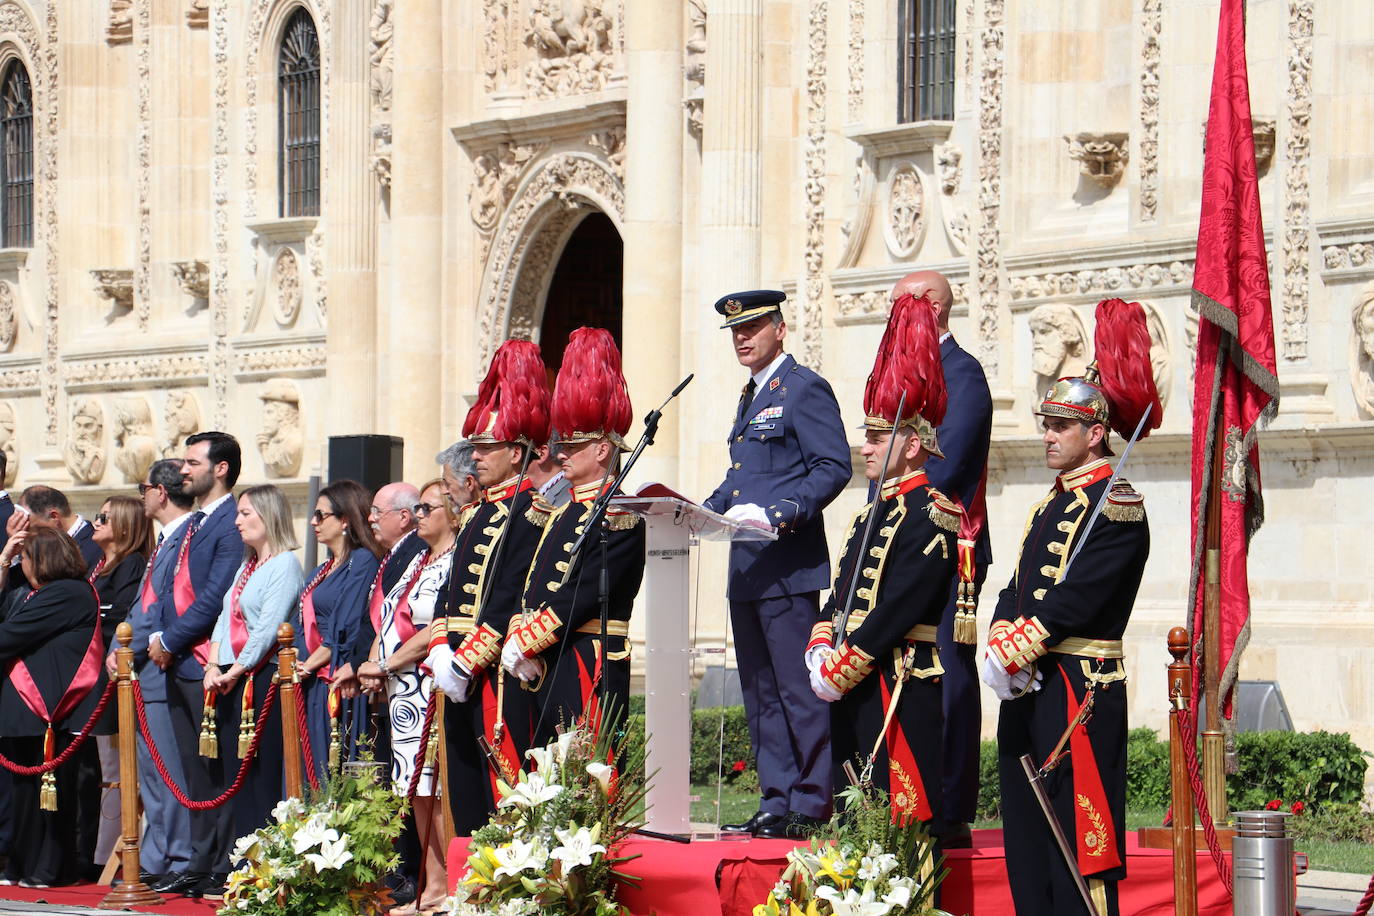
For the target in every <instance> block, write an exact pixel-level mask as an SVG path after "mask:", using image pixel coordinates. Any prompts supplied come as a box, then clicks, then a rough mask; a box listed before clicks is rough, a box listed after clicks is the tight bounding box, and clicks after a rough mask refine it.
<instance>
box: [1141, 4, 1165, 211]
mask: <svg viewBox="0 0 1374 916" xmlns="http://www.w3.org/2000/svg"><path fill="white" fill-rule="evenodd" d="M1163 12H1164V0H1144V2H1143V17H1144V20H1143V23H1142V26H1143V28H1142V33H1143V34H1144V38H1145V40H1144V41H1143V42H1142V43H1141V46H1140V58H1141V60H1140V143H1139V144H1138V146H1139V148H1140V221H1141V222H1143V223H1149V222H1154V220H1155V215H1156V214H1157V212H1158V211H1159V62H1160V48H1159V36H1160V33H1161V32H1162V31H1163V18H1164V17H1163Z"/></svg>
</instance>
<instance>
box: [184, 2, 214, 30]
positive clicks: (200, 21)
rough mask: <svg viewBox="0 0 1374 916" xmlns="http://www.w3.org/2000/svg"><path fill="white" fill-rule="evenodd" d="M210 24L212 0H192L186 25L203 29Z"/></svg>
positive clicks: (187, 13) (187, 10)
mask: <svg viewBox="0 0 1374 916" xmlns="http://www.w3.org/2000/svg"><path fill="white" fill-rule="evenodd" d="M209 24H210V0H191V5H190V6H189V7H187V9H186V25H187V27H188V28H192V29H203V28H205V27H207V26H208V25H209Z"/></svg>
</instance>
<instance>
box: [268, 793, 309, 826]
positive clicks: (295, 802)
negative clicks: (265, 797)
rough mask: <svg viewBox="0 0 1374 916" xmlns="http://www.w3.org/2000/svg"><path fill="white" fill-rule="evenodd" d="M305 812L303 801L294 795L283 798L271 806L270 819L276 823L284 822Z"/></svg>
mask: <svg viewBox="0 0 1374 916" xmlns="http://www.w3.org/2000/svg"><path fill="white" fill-rule="evenodd" d="M304 813H305V803H304V802H302V801H301V800H300V799H299V798H297V797H296V796H294V795H293V796H291V797H290V798H283V799H282V800H281V801H279V802H277V803H276V804H275V805H273V806H272V819H273V820H275V821H276V822H277V823H278V824H284V823H286V822H287V821H288V820H290V819H292V818H295V817H300V816H301V815H302V814H304Z"/></svg>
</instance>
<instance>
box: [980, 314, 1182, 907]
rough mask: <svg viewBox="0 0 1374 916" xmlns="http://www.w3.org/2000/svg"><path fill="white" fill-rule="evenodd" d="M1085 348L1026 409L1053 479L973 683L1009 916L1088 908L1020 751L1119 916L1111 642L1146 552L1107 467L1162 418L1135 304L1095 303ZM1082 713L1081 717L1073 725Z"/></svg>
mask: <svg viewBox="0 0 1374 916" xmlns="http://www.w3.org/2000/svg"><path fill="white" fill-rule="evenodd" d="M1095 349H1096V351H1097V352H1096V356H1097V362H1096V363H1094V364H1093V365H1092V366H1090V367H1089V368H1088V371H1087V372H1086V373H1085V374H1084V375H1083V377H1081V378H1063V379H1060V380H1059V381H1057V382H1055V383H1054V385H1053V386H1052V387H1051V388H1050V389H1049V391H1047V392H1046V393H1045V396H1044V398H1043V399H1042V400H1041V402H1040V404H1039V406H1038V407H1037V408H1036V413H1037V414H1038V415H1039V416H1040V417H1041V418H1042V425H1043V427H1044V436H1043V439H1044V443H1045V463H1046V464H1047V465H1048V466H1049V467H1050V468H1051V469H1052V470H1055V471H1058V472H1059V473H1058V476H1057V477H1056V478H1055V481H1054V486H1052V487H1051V488H1050V491H1049V492H1048V493H1047V494H1045V496H1044V497H1043V498H1041V499H1040V501H1039V502H1037V503H1036V504H1035V505H1034V506H1032V507H1031V511H1030V518H1029V519H1028V520H1027V522H1026V528H1025V535H1024V537H1023V540H1022V542H1021V553H1020V556H1019V558H1018V559H1017V563H1016V569H1015V571H1014V573H1013V575H1012V579H1011V582H1010V584H1008V585H1007V587H1006V588H1005V589H1003V590H1002V592H1001V594H1000V595H999V596H998V600H997V609H996V611H995V612H994V613H993V622H992V626H991V628H990V630H989V634H988V645H987V651H986V653H985V654H984V656H983V662H982V667H983V680H984V681H986V682H987V684H988V685H989V686H990V687H992V688H993V691H994V692H995V693H996V694H997V695H998V697H999V698H1000V699H1001V700H1002V701H1003V702H1002V708H1001V715H1000V717H999V721H998V726H997V745H998V747H997V756H998V777H999V781H1000V783H1001V791H1002V816H1003V820H1004V823H1005V831H1004V833H1005V843H1006V852H1007V875H1008V878H1009V879H1010V882H1011V891H1012V898H1013V900H1014V902H1015V904H1016V913H1017V916H1066V914H1080V916H1081V914H1084V913H1086V912H1087V911H1088V910H1087V907H1086V906H1085V904H1084V903H1083V900H1082V895H1081V894H1080V892H1079V890H1078V888H1077V885H1076V883H1075V881H1074V877H1073V873H1072V872H1071V871H1070V869H1069V866H1068V863H1067V862H1066V861H1065V859H1064V857H1063V856H1062V855H1061V853H1060V850H1059V848H1058V847H1057V845H1056V844H1055V841H1054V838H1053V835H1052V833H1051V830H1050V827H1049V824H1048V822H1047V821H1046V819H1045V817H1044V815H1043V814H1042V812H1041V809H1040V806H1039V804H1038V802H1037V801H1036V798H1035V795H1034V793H1033V791H1032V789H1031V786H1030V784H1029V782H1028V780H1027V778H1026V775H1025V772H1024V770H1023V769H1022V766H1021V763H1020V758H1021V755H1022V754H1029V755H1030V757H1031V760H1032V761H1033V762H1034V765H1035V766H1037V767H1040V768H1042V771H1044V772H1045V777H1044V785H1045V788H1046V790H1047V792H1048V795H1049V799H1050V804H1051V807H1052V810H1053V811H1054V813H1055V816H1056V818H1057V819H1058V821H1059V823H1060V825H1062V827H1063V829H1064V833H1065V835H1066V836H1067V837H1068V840H1069V845H1070V846H1071V847H1073V852H1074V858H1075V861H1076V864H1077V867H1078V870H1079V871H1080V872H1081V873H1082V875H1083V876H1084V877H1085V878H1086V879H1087V886H1088V890H1089V895H1090V896H1091V898H1092V900H1093V902H1094V907H1095V909H1096V910H1097V914H1098V916H1118V914H1119V913H1120V907H1119V904H1118V900H1117V884H1118V882H1119V881H1120V880H1121V879H1123V878H1125V876H1126V823H1125V813H1126V812H1125V808H1126V683H1125V681H1126V666H1125V660H1124V658H1123V654H1122V648H1121V638H1122V635H1123V634H1124V633H1125V630H1126V623H1127V621H1128V620H1129V619H1130V616H1131V607H1132V605H1133V604H1134V603H1135V596H1136V590H1137V589H1138V588H1139V587H1140V579H1141V575H1142V574H1143V572H1144V569H1145V560H1146V558H1147V557H1148V556H1149V553H1150V528H1149V524H1148V522H1147V521H1146V518H1145V503H1144V500H1143V498H1142V497H1141V496H1140V495H1139V494H1138V493H1136V492H1135V491H1134V490H1133V489H1131V487H1130V485H1129V484H1128V483H1126V481H1125V480H1124V479H1123V478H1121V477H1117V478H1116V481H1115V483H1114V484H1113V483H1111V479H1112V466H1111V464H1110V463H1109V462H1108V460H1107V459H1108V457H1109V456H1111V455H1112V454H1113V452H1112V449H1111V444H1110V442H1109V439H1110V436H1111V434H1112V432H1116V433H1117V434H1118V435H1121V436H1125V437H1129V436H1130V435H1131V434H1132V432H1133V431H1134V430H1135V429H1136V428H1137V423H1138V422H1139V421H1140V420H1141V418H1142V417H1145V416H1146V414H1147V410H1148V419H1147V422H1146V423H1145V425H1144V426H1143V427H1142V428H1141V429H1142V435H1143V434H1145V433H1148V432H1149V430H1150V429H1153V428H1155V427H1157V426H1158V425H1159V421H1160V415H1161V408H1160V403H1159V396H1158V394H1157V392H1156V391H1155V385H1154V379H1153V378H1152V377H1151V373H1150V335H1149V330H1148V328H1147V326H1146V323H1145V313H1144V311H1143V310H1142V309H1141V307H1140V305H1139V303H1135V302H1131V303H1127V302H1123V301H1121V300H1120V299H1108V300H1105V301H1104V302H1102V303H1101V304H1099V305H1098V308H1097V329H1096V333H1095ZM1098 506H1100V507H1101V512H1100V514H1099V515H1098V516H1097V518H1096V519H1093V518H1092V515H1093V512H1094V509H1095V507H1098ZM1080 547H1081V550H1080V549H1079V548H1080ZM1075 551H1078V552H1077V554H1075ZM1070 558H1072V562H1070ZM1089 697H1091V706H1087V707H1085V703H1086V701H1087V698H1089ZM1080 710H1085V712H1086V713H1090V715H1086V714H1085V715H1084V716H1083V717H1081V718H1080V717H1079V716H1078V713H1079V712H1080ZM1071 723H1072V725H1073V727H1072V728H1070V724H1071ZM1065 738H1066V739H1067V740H1063V746H1062V749H1061V748H1060V743H1061V740H1062V739H1065ZM1056 751H1059V752H1060V755H1059V756H1057V757H1054V758H1053V759H1051V757H1052V755H1054V754H1055V753H1056Z"/></svg>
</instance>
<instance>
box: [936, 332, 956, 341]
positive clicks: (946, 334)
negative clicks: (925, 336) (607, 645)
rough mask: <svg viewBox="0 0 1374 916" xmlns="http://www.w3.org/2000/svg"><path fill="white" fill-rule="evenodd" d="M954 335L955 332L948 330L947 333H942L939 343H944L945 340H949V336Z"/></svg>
mask: <svg viewBox="0 0 1374 916" xmlns="http://www.w3.org/2000/svg"><path fill="white" fill-rule="evenodd" d="M953 336H954V334H953V333H952V332H950V331H946V332H945V333H943V334H941V335H940V340H939V343H944V342H945V340H947V339H948V338H950V337H953Z"/></svg>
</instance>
